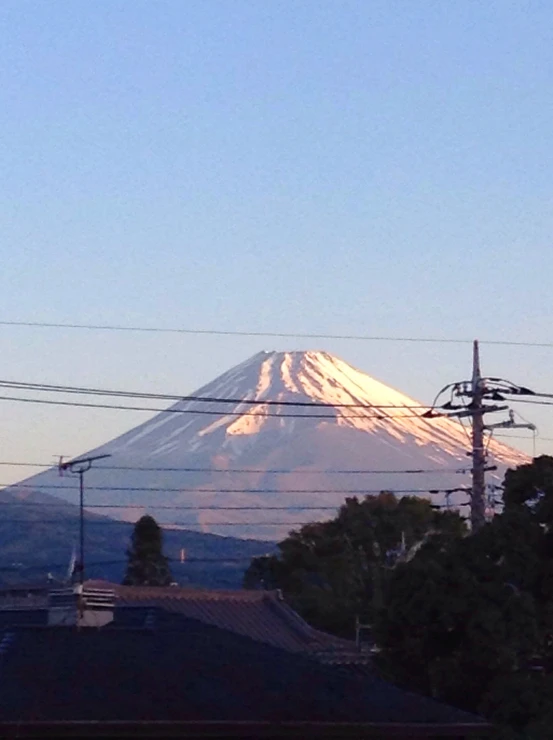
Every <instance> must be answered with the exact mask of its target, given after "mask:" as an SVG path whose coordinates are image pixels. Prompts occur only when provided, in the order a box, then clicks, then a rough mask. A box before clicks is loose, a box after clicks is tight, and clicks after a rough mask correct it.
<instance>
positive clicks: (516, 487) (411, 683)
mask: <svg viewBox="0 0 553 740" xmlns="http://www.w3.org/2000/svg"><path fill="white" fill-rule="evenodd" d="M504 504H505V507H504V512H503V513H502V514H501V515H499V516H496V517H495V518H494V520H493V521H492V522H491V523H489V524H487V525H486V526H485V527H483V528H482V529H481V530H479V531H478V532H477V533H475V534H473V535H470V536H468V537H465V538H461V539H459V538H457V539H451V540H450V541H449V542H448V541H443V542H442V543H441V546H440V547H434V546H432V543H427V544H425V545H423V546H422V547H421V548H420V550H419V551H418V552H417V553H416V555H415V557H414V558H413V559H412V560H411V561H410V562H405V563H401V564H398V566H397V567H396V568H395V569H394V571H393V572H391V574H390V578H389V579H388V580H387V583H386V592H385V594H384V603H385V609H383V610H381V611H379V612H378V614H377V616H376V619H375V623H374V631H375V638H376V640H377V643H378V645H379V648H380V652H379V655H378V663H379V666H380V668H381V670H382V671H383V672H384V674H385V675H386V677H388V678H389V679H391V680H393V681H394V682H396V683H399V684H401V685H402V686H404V687H408V688H412V689H414V690H417V691H424V692H425V693H427V694H428V695H430V696H433V697H436V698H438V699H441V700H443V701H446V702H448V703H451V704H454V705H456V706H458V707H460V708H464V709H467V710H471V711H476V712H480V713H483V714H484V715H485V716H487V717H489V718H490V719H492V720H494V721H496V722H497V723H499V724H500V725H501V727H502V729H501V731H500V732H501V734H500V737H502V738H503V737H505V738H528V739H531V740H538V739H540V740H542V739H543V740H549V738H550V737H551V724H550V721H551V720H552V719H553V670H552V669H553V542H552V536H553V458H551V457H546V456H544V457H541V458H537V459H536V460H534V461H533V462H532V463H530V464H528V465H523V466H520V467H519V468H517V469H516V470H510V471H508V472H507V474H506V476H505V485H504Z"/></svg>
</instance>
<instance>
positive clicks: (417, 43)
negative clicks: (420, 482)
mask: <svg viewBox="0 0 553 740" xmlns="http://www.w3.org/2000/svg"><path fill="white" fill-rule="evenodd" d="M0 32H1V35H2V53H1V56H0V96H1V104H0V163H1V166H0V178H1V189H0V259H1V270H0V319H3V320H10V319H13V320H28V321H60V322H66V321H69V322H82V323H87V322H90V323H110V324H131V325H146V326H148V325H155V326H183V327H192V328H194V327H197V328H207V329H223V330H233V329H244V330H253V331H284V332H294V331H295V332H318V333H332V334H352V333H353V334H369V335H391V336H415V337H417V336H418V337H428V336H433V337H444V338H457V337H460V338H469V339H470V338H473V337H480V338H482V339H512V340H520V341H549V340H550V339H552V335H551V321H550V316H551V304H552V297H551V292H552V282H551V278H552V274H553V249H552V232H553V187H552V186H553V166H552V165H553V162H552V159H553V85H552V76H553V4H552V3H551V2H550V0H527V1H525V0H516V1H511V0H485V1H484V0H462V2H453V1H449V2H448V1H447V0H354V1H348V0H333V1H332V2H331V1H329V0H302V2H296V1H295V0H270V2H262V1H261V0H247V1H246V0H197V1H196V0H157V1H155V2H154V1H153V0H132V2H130V1H129V0H95V2H88V1H85V0H72V2H67V1H65V0H50V1H49V2H44V0H3V1H2V3H0ZM286 348H290V349H301V348H305V349H308V348H315V349H318V348H321V349H326V350H328V351H332V352H335V353H336V354H339V355H340V356H342V357H343V358H344V359H345V360H347V361H350V362H351V363H352V364H354V365H356V366H358V367H360V368H361V369H363V370H364V371H366V372H368V373H370V374H372V375H374V376H375V377H377V378H379V379H380V380H383V381H384V382H387V383H389V384H391V385H393V386H395V387H398V388H400V389H401V390H402V391H404V392H405V393H408V394H410V395H412V396H414V397H416V398H418V399H420V400H422V401H425V402H428V401H431V400H432V397H433V396H434V393H435V391H437V390H438V388H439V387H441V386H443V385H444V384H445V383H447V382H449V381H452V380H457V379H463V378H464V377H466V376H467V375H468V374H469V373H470V346H469V345H462V346H457V345H445V344H444V345H426V344H403V343H397V344H391V343H378V342H352V341H349V342H347V341H337V340H335V341H324V342H323V341H318V342H309V341H306V340H286V341H285V340H275V339H254V338H250V339H246V338H240V339H239V338H230V337H229V338H224V339H222V338H218V337H205V336H204V337H202V336H200V337H193V336H179V335H170V334H167V335H145V334H126V335H122V334H107V333H101V332H89V333H87V332H74V331H73V332H72V331H69V330H67V331H62V330H46V329H45V330H39V329H24V328H7V327H0V357H1V364H0V367H1V371H0V378H8V379H16V380H25V381H33V382H41V381H45V382H54V383H70V384H74V385H78V384H84V383H94V384H96V385H100V386H106V387H119V388H129V387H130V388H133V389H138V390H156V391H169V392H179V393H180V392H182V393H187V392H190V391H192V390H194V389H195V388H196V387H198V386H199V385H201V384H203V383H204V382H207V381H209V380H211V379H212V378H213V377H214V376H215V375H217V374H218V373H219V372H221V371H223V370H225V369H226V368H228V367H229V366H231V365H233V364H235V363H237V362H239V361H241V360H242V359H245V358H246V357H247V356H249V355H251V354H253V353H254V352H257V351H259V350H260V349H286ZM483 360H484V369H485V371H486V372H488V373H489V374H494V375H501V376H506V377H508V378H511V379H512V380H514V381H517V382H520V383H525V384H528V385H533V386H534V387H539V388H540V389H544V390H547V391H550V392H553V349H532V348H517V347H509V348H501V349H500V348H497V347H486V346H485V347H484V358H483ZM523 413H525V415H526V416H527V417H529V418H532V419H533V420H535V421H537V423H538V424H539V426H540V431H541V433H542V435H543V436H545V437H553V408H551V409H547V408H546V409H543V408H542V409H535V408H534V407H528V408H524V410H523ZM143 419H144V417H143V416H136V415H130V414H123V413H117V412H113V413H111V412H94V413H92V412H87V411H84V410H80V411H77V410H60V409H57V410H56V409H53V408H39V407H31V406H25V407H23V405H22V404H21V405H16V404H13V403H7V402H2V403H1V405H0V449H2V454H1V455H0V457H2V458H5V459H16V460H31V459H37V458H39V459H40V460H44V459H46V460H50V459H51V455H53V454H61V453H64V454H66V455H75V454H78V453H80V452H83V451H85V450H87V449H89V448H91V447H92V446H94V445H96V444H99V443H100V442H102V441H105V440H106V439H108V438H109V437H111V436H113V435H114V434H115V433H118V432H121V431H123V430H124V429H127V428H129V427H131V426H132V425H134V424H135V423H138V421H142V420H143ZM513 442H514V443H515V444H518V445H519V446H520V445H522V447H523V449H525V450H527V451H531V447H528V445H525V443H524V442H522V441H520V440H513ZM547 451H549V452H553V442H549V441H547V440H543V441H540V442H539V443H538V452H547ZM4 473H5V476H10V475H11V476H12V477H11V478H10V479H15V478H16V477H18V476H19V475H20V474H21V471H16V470H6V469H5V470H4ZM3 475H4V474H3ZM1 482H2V481H0V483H1Z"/></svg>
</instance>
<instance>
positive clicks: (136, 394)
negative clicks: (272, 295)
mask: <svg viewBox="0 0 553 740" xmlns="http://www.w3.org/2000/svg"><path fill="white" fill-rule="evenodd" d="M0 388H10V389H17V390H32V391H42V392H46V393H64V394H77V395H83V396H110V397H116V398H131V399H132V398H136V399H139V400H164V401H180V402H194V403H220V404H235V405H236V406H239V405H246V406H292V407H296V406H297V407H300V408H327V409H332V408H341V409H348V408H352V409H367V410H370V409H405V408H409V409H429V408H430V406H428V405H427V404H417V403H413V404H410V405H409V406H406V405H405V404H397V403H396V404H372V403H330V402H326V401H278V400H273V399H252V398H217V397H215V396H183V395H178V394H174V393H172V394H171V393H143V392H140V391H121V390H112V389H102V388H86V387H80V386H70V385H68V386H64V385H50V384H46V383H28V382H22V381H13V380H0Z"/></svg>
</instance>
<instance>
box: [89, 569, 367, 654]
mask: <svg viewBox="0 0 553 740" xmlns="http://www.w3.org/2000/svg"><path fill="white" fill-rule="evenodd" d="M86 586H88V587H90V588H104V589H111V590H113V591H114V592H115V595H116V604H117V605H120V606H123V605H124V606H137V605H140V606H152V607H156V606H158V607H162V608H163V609H166V610H168V611H172V612H176V613H179V614H181V615H183V616H186V617H190V618H192V619H198V620H200V621H201V622H204V623H205V624H211V625H214V626H215V627H221V628H223V629H226V630H230V631H231V632H235V633H236V634H238V635H244V636H245V637H250V638H252V639H253V640H258V641H259V642H263V643H266V644H268V645H273V646H274V647H279V648H282V649H283V650H288V651H290V652H309V653H320V654H321V655H324V656H331V655H332V656H335V657H336V659H337V660H338V656H349V657H350V658H351V656H352V654H354V653H355V654H358V655H359V651H357V649H356V646H355V643H354V642H352V641H351V640H344V639H342V638H340V637H335V636H334V635H329V634H327V633H326V632H321V631H320V630H316V629H314V628H313V627H311V626H310V625H308V624H307V622H305V621H304V620H303V619H302V618H301V617H300V616H299V614H297V613H296V612H295V611H294V610H293V609H291V608H290V607H289V606H288V605H287V604H286V602H285V601H283V600H282V598H281V597H280V596H279V594H278V592H277V591H247V590H242V591H230V590H229V591H223V590H209V589H200V588H181V587H177V586H171V587H167V588H154V587H148V586H120V585H118V584H114V583H108V582H105V581H88V582H87V584H86Z"/></svg>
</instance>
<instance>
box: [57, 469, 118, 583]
mask: <svg viewBox="0 0 553 740" xmlns="http://www.w3.org/2000/svg"><path fill="white" fill-rule="evenodd" d="M106 457H111V455H94V456H92V457H79V458H77V459H76V460H68V461H67V462H63V461H62V460H61V459H60V462H59V471H60V475H61V474H63V473H64V472H65V471H69V472H70V473H72V474H73V475H78V476H79V562H78V564H77V571H78V574H79V583H80V585H81V587H82V585H83V583H84V474H85V473H86V472H87V471H88V470H90V468H91V467H92V463H93V462H96V460H103V459H104V458H106Z"/></svg>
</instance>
